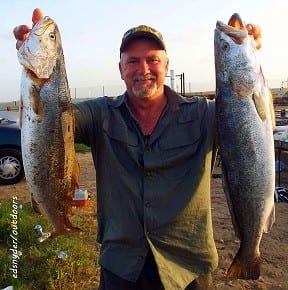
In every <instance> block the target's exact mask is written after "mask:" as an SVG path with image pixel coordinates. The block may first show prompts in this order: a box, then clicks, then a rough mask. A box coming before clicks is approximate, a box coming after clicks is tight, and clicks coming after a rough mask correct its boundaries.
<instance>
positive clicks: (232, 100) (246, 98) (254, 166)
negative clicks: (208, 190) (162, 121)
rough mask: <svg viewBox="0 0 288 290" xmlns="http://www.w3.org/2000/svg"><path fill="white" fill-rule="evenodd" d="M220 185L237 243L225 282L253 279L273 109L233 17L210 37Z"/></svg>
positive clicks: (265, 209) (267, 195)
mask: <svg viewBox="0 0 288 290" xmlns="http://www.w3.org/2000/svg"><path fill="white" fill-rule="evenodd" d="M214 48H215V71H216V120H217V130H218V139H219V151H220V156H221V159H222V165H223V181H224V182H223V184H224V190H225V194H226V197H227V200H228V206H229V209H230V213H231V217H232V222H233V225H234V228H235V231H236V234H237V235H238V237H239V239H240V248H239V250H238V253H237V254H236V256H235V258H234V260H233V262H232V264H231V266H230V268H229V269H228V272H227V277H228V278H229V279H231V280H233V279H258V277H259V275H260V250H259V247H260V242H261V239H262V234H263V232H266V231H268V230H269V229H270V228H271V226H272V224H273V222H274V218H275V216H274V189H275V184H274V183H275V160H274V140H273V126H274V110H273V105H272V98H271V94H270V91H269V89H268V88H267V85H266V82H265V78H264V76H263V73H262V69H261V65H260V63H259V57H258V55H257V53H258V51H257V49H256V46H255V41H254V39H253V37H252V36H250V35H248V31H247V30H246V25H245V24H244V23H243V22H242V20H241V18H240V16H239V15H238V14H234V15H232V17H231V18H230V20H229V22H228V25H226V24H224V23H222V22H220V21H218V22H217V24H216V29H215V34H214Z"/></svg>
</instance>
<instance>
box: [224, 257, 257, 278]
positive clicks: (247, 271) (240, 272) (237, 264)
mask: <svg viewBox="0 0 288 290" xmlns="http://www.w3.org/2000/svg"><path fill="white" fill-rule="evenodd" d="M260 265H261V259H260V256H256V257H255V258H254V259H253V260H250V261H243V259H240V257H239V255H238V253H237V255H236V257H235V258H234V260H233V262H232V264H231V266H230V268H229V269H228V271H227V275H226V277H227V278H228V279H229V280H236V279H243V280H257V279H258V278H259V276H260Z"/></svg>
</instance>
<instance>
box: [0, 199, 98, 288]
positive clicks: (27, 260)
mask: <svg viewBox="0 0 288 290" xmlns="http://www.w3.org/2000/svg"><path fill="white" fill-rule="evenodd" d="M18 206H19V205H18ZM12 210H13V204H12V201H3V202H1V203H0V273H1V274H0V289H2V288H5V287H7V286H9V285H13V286H14V289H20V290H33V289H37V290H38V289H51V290H54V289H55V290H56V289H57V290H58V289H69V290H70V289H97V285H98V281H97V279H98V278H97V277H98V276H99V273H98V271H99V267H98V248H97V246H96V222H95V217H91V214H90V219H91V220H92V222H91V220H90V221H89V217H88V215H89V213H87V212H86V211H85V212H86V213H83V215H82V214H81V209H76V211H78V212H80V214H79V215H74V216H73V217H72V218H71V220H72V223H73V224H75V225H77V226H79V227H81V228H82V229H83V232H80V233H71V234H67V235H63V236H59V237H57V238H55V239H51V240H46V241H44V242H43V243H40V242H39V241H38V235H39V234H37V233H36V232H35V231H34V226H35V225H36V224H40V225H41V226H42V228H43V232H47V231H50V232H51V230H52V228H51V225H50V223H49V221H48V220H47V219H46V218H45V217H43V216H40V215H39V214H36V213H34V212H33V210H32V208H31V206H30V204H25V205H23V206H22V207H19V208H17V226H14V225H13V223H12V218H13V217H12V216H11V214H13V213H15V212H16V209H15V211H14V212H12ZM83 212H84V211H83ZM14 218H15V217H14ZM73 219H74V220H73ZM87 221H88V222H87ZM13 236H14V238H16V237H17V244H16V243H15V242H14V241H13V238H12V237H13ZM15 244H16V249H15ZM62 250H65V251H66V253H67V257H64V258H62V259H61V258H57V255H58V254H59V252H60V251H62ZM13 265H14V266H15V265H16V266H17V267H16V270H15V269H14V272H13V270H12V269H11V268H13V267H12V266H13ZM14 268H15V267H14ZM15 271H16V273H17V275H15ZM13 274H14V276H13ZM15 276H17V277H16V278H15Z"/></svg>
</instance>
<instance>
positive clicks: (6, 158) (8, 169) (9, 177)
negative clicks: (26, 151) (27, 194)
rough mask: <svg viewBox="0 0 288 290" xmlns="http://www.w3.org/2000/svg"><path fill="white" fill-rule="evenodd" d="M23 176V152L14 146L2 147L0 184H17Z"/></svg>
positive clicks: (0, 152) (0, 150) (0, 153)
mask: <svg viewBox="0 0 288 290" xmlns="http://www.w3.org/2000/svg"><path fill="white" fill-rule="evenodd" d="M23 177H24V168H23V162H22V156H21V152H20V151H19V150H17V149H13V148H7V149H5V148H2V149H0V184H6V185H8V184H15V183H17V182H19V181H20V180H21V179H22V178H23Z"/></svg>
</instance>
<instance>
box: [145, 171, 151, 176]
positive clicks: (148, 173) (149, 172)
mask: <svg viewBox="0 0 288 290" xmlns="http://www.w3.org/2000/svg"><path fill="white" fill-rule="evenodd" d="M152 175H153V174H152V172H151V171H146V173H145V176H148V177H149V176H152Z"/></svg>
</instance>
